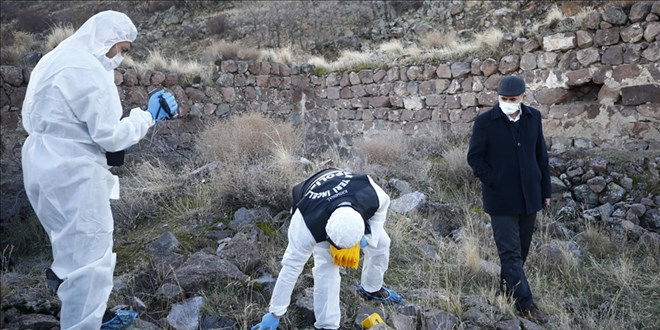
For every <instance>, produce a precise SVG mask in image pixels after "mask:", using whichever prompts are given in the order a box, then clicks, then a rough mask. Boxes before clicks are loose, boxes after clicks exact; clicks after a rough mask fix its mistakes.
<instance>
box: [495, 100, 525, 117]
mask: <svg viewBox="0 0 660 330" xmlns="http://www.w3.org/2000/svg"><path fill="white" fill-rule="evenodd" d="M500 109H502V112H504V114H506V115H511V114H513V113H514V112H516V111H519V110H520V102H516V103H509V102H500Z"/></svg>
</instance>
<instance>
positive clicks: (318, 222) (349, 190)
mask: <svg viewBox="0 0 660 330" xmlns="http://www.w3.org/2000/svg"><path fill="white" fill-rule="evenodd" d="M292 194H293V207H292V208H291V213H292V214H293V213H295V211H296V210H297V209H298V210H300V213H301V214H302V216H303V218H304V219H305V225H307V228H309V230H310V231H311V232H312V235H313V236H314V239H315V240H316V242H317V243H318V242H323V241H326V240H327V239H328V234H327V233H326V232H325V226H326V224H327V223H328V219H329V218H330V214H332V212H333V211H334V210H335V209H337V207H344V205H342V206H339V204H341V203H346V202H348V203H350V207H352V208H353V209H355V210H356V211H357V212H358V213H360V215H361V216H362V221H364V228H365V234H368V233H370V232H371V230H370V228H369V224H368V223H367V220H369V219H371V217H372V216H373V215H374V213H376V211H377V210H378V207H379V205H380V203H379V201H378V194H377V193H376V190H375V189H374V188H373V187H372V186H371V182H370V181H369V177H368V176H366V175H358V174H353V173H351V172H348V171H342V170H338V169H335V168H330V169H327V170H323V171H320V172H318V173H316V174H314V175H313V176H312V177H311V178H309V179H307V180H306V181H304V182H301V183H299V184H297V185H296V186H295V187H293V191H292Z"/></svg>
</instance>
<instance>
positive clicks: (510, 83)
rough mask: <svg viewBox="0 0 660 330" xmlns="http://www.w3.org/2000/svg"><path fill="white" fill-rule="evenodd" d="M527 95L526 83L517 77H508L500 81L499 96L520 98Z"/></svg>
mask: <svg viewBox="0 0 660 330" xmlns="http://www.w3.org/2000/svg"><path fill="white" fill-rule="evenodd" d="M523 93H525V81H524V80H522V78H520V77H517V76H508V77H504V78H502V80H500V85H499V87H497V94H498V95H502V96H518V95H521V94H523Z"/></svg>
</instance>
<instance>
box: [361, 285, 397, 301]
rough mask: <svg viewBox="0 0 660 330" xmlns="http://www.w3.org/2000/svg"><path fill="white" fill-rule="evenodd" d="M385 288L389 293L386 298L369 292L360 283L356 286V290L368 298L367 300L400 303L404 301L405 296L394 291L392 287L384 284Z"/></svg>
mask: <svg viewBox="0 0 660 330" xmlns="http://www.w3.org/2000/svg"><path fill="white" fill-rule="evenodd" d="M383 289H385V291H387V293H388V294H387V297H385V298H383V297H380V296H376V295H373V294H371V293H369V292H367V291H366V290H365V289H364V288H363V287H362V285H360V284H358V285H357V286H355V290H356V291H357V293H358V294H359V295H361V296H362V297H363V298H364V299H367V300H376V301H380V302H382V303H385V304H398V303H400V302H402V301H403V297H401V295H399V294H398V293H396V291H394V290H392V289H388V288H386V287H384V286H383Z"/></svg>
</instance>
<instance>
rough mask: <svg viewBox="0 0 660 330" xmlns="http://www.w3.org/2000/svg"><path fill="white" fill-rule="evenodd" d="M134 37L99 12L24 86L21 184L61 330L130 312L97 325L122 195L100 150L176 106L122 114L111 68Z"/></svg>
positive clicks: (139, 132) (122, 142)
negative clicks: (37, 229)
mask: <svg viewBox="0 0 660 330" xmlns="http://www.w3.org/2000/svg"><path fill="white" fill-rule="evenodd" d="M136 36H137V29H136V28H135V25H133V23H132V22H131V20H130V18H129V17H128V16H126V15H125V14H123V13H119V12H115V11H104V12H101V13H98V14H96V15H94V16H92V17H91V18H90V19H89V20H87V21H86V22H85V23H84V24H83V25H82V26H81V27H80V28H79V29H78V30H77V31H76V32H75V33H74V34H73V35H72V36H70V37H69V38H67V39H65V40H64V41H62V42H61V43H60V44H59V45H58V46H57V47H56V48H55V49H54V50H52V51H51V52H49V53H48V54H46V55H45V56H44V57H43V58H42V59H41V60H40V61H39V63H38V64H37V65H36V66H35V68H34V70H33V71H32V74H31V77H30V81H29V84H28V87H27V92H26V95H25V100H24V103H23V108H22V122H23V126H24V127H25V130H26V131H27V133H28V134H29V136H28V138H27V139H26V141H25V143H24V145H23V150H22V166H23V179H24V185H25V190H26V193H27V196H28V199H29V200H30V203H31V205H32V207H33V209H34V211H35V213H36V215H37V217H38V218H39V221H40V222H41V224H42V225H43V227H44V229H45V230H46V232H47V234H48V237H49V238H50V242H51V245H52V252H53V264H52V266H51V269H52V271H53V272H54V273H55V274H56V275H57V277H59V278H60V279H62V283H61V285H60V286H59V288H58V289H57V295H58V297H59V298H60V300H61V302H62V307H61V311H60V328H61V329H81V330H91V329H99V328H101V329H117V328H121V327H122V326H124V325H125V323H126V322H132V321H133V319H134V318H135V316H136V314H134V312H133V313H132V314H130V313H119V312H118V313H117V314H116V315H111V317H112V319H111V320H109V321H107V322H104V320H103V316H104V313H105V312H106V304H107V300H108V298H109V296H110V291H111V289H112V277H113V271H114V267H115V260H116V256H115V253H113V252H112V233H113V218H112V213H111V210H110V199H111V198H112V199H116V198H118V197H119V179H118V178H117V177H116V176H114V175H112V174H111V173H110V171H109V168H110V166H109V165H108V161H109V158H108V159H106V153H108V154H110V153H111V152H119V151H122V150H125V149H127V148H128V147H130V146H132V145H134V144H136V143H137V142H138V141H139V140H140V139H141V138H142V137H144V136H145V135H146V134H147V131H148V130H149V128H150V127H151V126H153V125H154V124H155V123H156V122H158V121H160V120H162V119H167V118H169V117H170V116H169V115H164V114H165V111H160V110H163V109H162V108H163V107H169V109H168V110H169V112H170V114H176V112H177V108H178V105H177V103H176V100H175V99H174V96H172V95H171V94H170V93H167V92H164V91H162V90H161V91H159V92H157V93H155V94H153V95H152V96H151V98H150V99H149V105H148V109H147V110H148V111H143V110H141V109H140V108H135V109H132V110H131V112H130V115H129V116H127V117H125V118H121V117H122V113H123V110H122V105H121V103H120V98H119V94H118V92H117V87H116V86H115V84H114V69H115V68H116V67H117V66H118V65H119V63H120V62H121V61H122V58H123V55H125V54H126V52H128V50H129V49H130V48H131V46H132V42H133V41H134V40H135V38H136ZM113 316H114V317H113ZM102 323H103V327H102Z"/></svg>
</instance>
